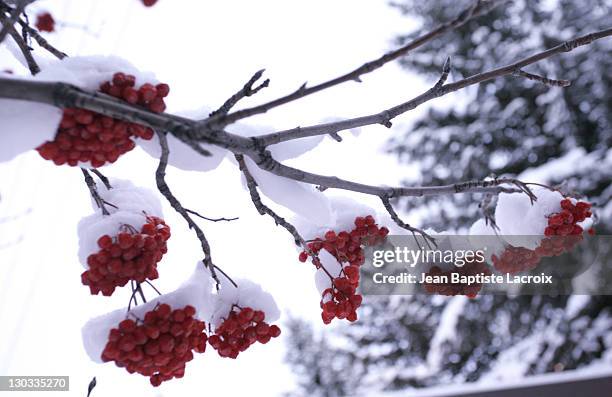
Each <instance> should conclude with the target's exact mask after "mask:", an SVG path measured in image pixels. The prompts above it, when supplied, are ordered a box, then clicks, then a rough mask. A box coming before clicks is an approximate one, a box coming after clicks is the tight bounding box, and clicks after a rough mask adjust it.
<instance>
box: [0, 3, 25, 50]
mask: <svg viewBox="0 0 612 397" xmlns="http://www.w3.org/2000/svg"><path fill="white" fill-rule="evenodd" d="M26 5H28V2H27V1H24V0H21V1H18V2H17V4H16V5H15V8H13V9H12V10H11V11H10V14H9V16H8V18H2V29H0V43H2V42H3V41H4V39H5V38H6V36H7V35H8V34H9V33H10V32H11V30H12V29H14V27H13V25H15V22H17V20H18V19H19V16H20V15H21V14H22V13H23V10H25V8H26Z"/></svg>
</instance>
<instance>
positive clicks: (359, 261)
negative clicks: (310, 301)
mask: <svg viewBox="0 0 612 397" xmlns="http://www.w3.org/2000/svg"><path fill="white" fill-rule="evenodd" d="M388 234H389V229H387V228H386V227H384V226H383V227H379V226H378V225H377V224H376V220H375V219H374V217H373V216H372V215H368V216H365V217H357V218H355V227H354V228H353V229H352V230H350V231H341V232H339V233H336V232H335V231H333V230H329V231H328V232H326V233H325V235H324V238H323V239H322V238H316V239H314V240H313V241H311V242H310V243H308V248H309V250H310V251H311V252H312V253H313V254H314V255H315V257H313V258H312V263H313V264H314V265H315V267H316V268H317V269H319V268H321V262H320V260H319V258H318V254H319V252H320V251H321V250H322V249H325V250H326V251H327V252H329V253H330V254H331V255H333V256H334V258H336V260H337V261H338V263H340V265H341V266H342V271H341V273H340V274H339V275H338V276H337V277H334V276H332V275H331V274H329V273H328V276H329V277H330V278H331V279H332V286H331V288H327V289H326V290H325V291H323V294H322V299H321V302H320V305H321V309H323V311H322V313H321V317H322V319H323V322H324V323H325V324H329V323H330V322H331V321H332V320H333V319H334V318H338V319H347V320H349V321H355V320H357V308H358V307H359V306H360V305H361V300H362V298H361V295H358V294H357V293H356V291H357V287H358V286H359V267H360V266H361V265H363V263H364V262H365V254H364V250H363V248H364V247H365V246H375V245H378V244H381V243H382V242H383V241H384V240H385V238H386V237H387V235H388ZM308 256H309V253H308V252H307V251H302V252H301V253H300V256H299V260H300V261H301V262H306V260H308ZM325 271H326V272H327V270H325Z"/></svg>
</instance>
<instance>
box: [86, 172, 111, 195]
mask: <svg viewBox="0 0 612 397" xmlns="http://www.w3.org/2000/svg"><path fill="white" fill-rule="evenodd" d="M91 172H93V173H94V174H95V175H96V176H97V177H98V178H99V179H100V181H102V183H103V184H104V186H105V187H106V189H107V190H110V189H112V188H113V187H112V186H111V184H110V181H109V180H108V178H107V177H106V176H105V175H104V174H103V173H102V172H101V171H100V170H98V169H97V168H92V169H91Z"/></svg>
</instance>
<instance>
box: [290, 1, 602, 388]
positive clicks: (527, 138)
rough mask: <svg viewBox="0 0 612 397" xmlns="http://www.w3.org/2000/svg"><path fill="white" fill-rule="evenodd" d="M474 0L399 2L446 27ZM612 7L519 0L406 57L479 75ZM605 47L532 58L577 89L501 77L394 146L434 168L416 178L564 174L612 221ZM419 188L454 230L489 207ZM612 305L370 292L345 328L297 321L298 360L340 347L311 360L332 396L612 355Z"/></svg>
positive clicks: (457, 73)
mask: <svg viewBox="0 0 612 397" xmlns="http://www.w3.org/2000/svg"><path fill="white" fill-rule="evenodd" d="M467 4H468V2H467V1H455V0H442V1H437V2H417V1H412V0H399V1H398V2H395V3H394V6H396V7H398V8H399V9H400V10H401V11H402V12H403V13H405V14H406V15H408V16H410V17H413V18H418V19H420V20H421V21H422V23H423V25H424V26H433V25H436V24H437V23H439V22H440V21H443V20H448V18H449V17H450V16H452V15H456V13H457V12H458V10H459V9H461V7H465V6H466V5H467ZM611 8H612V3H611V2H610V1H606V0H587V1H582V2H573V1H566V0H558V1H553V2H550V1H520V0H519V1H514V2H510V3H507V4H506V5H504V6H501V7H498V8H497V9H495V10H494V11H493V12H491V13H489V14H487V15H484V16H481V17H479V18H475V19H474V20H472V21H470V22H469V23H468V24H466V25H464V26H462V27H461V28H459V29H458V30H457V31H456V32H455V33H454V34H452V35H449V36H445V37H443V38H440V39H437V40H434V41H432V42H431V43H430V44H429V45H428V46H426V47H424V48H422V49H420V50H419V51H416V52H414V53H412V54H411V56H409V57H405V58H403V59H402V63H403V65H404V66H405V67H406V69H408V70H411V71H417V72H420V73H422V74H423V75H425V76H429V75H431V76H434V75H435V73H436V72H437V70H438V69H439V64H440V63H441V62H443V60H444V58H445V57H446V56H449V55H450V56H452V63H453V69H452V70H453V72H452V73H453V75H454V77H455V78H459V77H465V76H468V75H471V74H475V73H478V72H480V71H482V70H486V69H488V68H491V67H495V66H498V65H501V64H505V63H507V62H508V61H509V60H510V59H513V58H516V57H520V56H521V55H525V54H527V53H529V52H530V51H532V50H533V49H537V48H542V47H546V46H550V45H551V44H554V43H558V42H559V41H560V40H563V39H565V38H568V37H571V36H572V35H575V34H584V33H586V32H587V31H588V30H590V29H596V28H601V27H602V26H603V25H604V23H605V19H606V17H607V15H608V11H609V10H610V9H611ZM409 37H410V36H406V37H401V38H399V39H398V40H399V41H400V42H405V41H406V40H408V39H409ZM597 45H598V51H596V52H591V51H588V50H587V51H580V52H575V53H572V54H571V55H570V56H568V57H564V58H563V59H558V60H557V59H555V60H551V61H549V62H544V63H540V64H538V65H537V67H534V68H532V69H529V70H528V71H529V72H532V73H538V74H542V75H549V76H563V77H564V78H568V79H569V80H571V84H572V85H571V88H570V89H559V88H556V87H549V86H545V85H542V84H539V83H537V82H531V83H529V82H524V83H518V84H517V83H514V84H513V83H512V82H508V81H507V80H506V81H503V80H495V81H491V82H490V83H487V84H483V85H480V86H478V87H475V88H474V89H473V90H471V91H469V92H463V93H462V94H463V95H466V96H467V97H468V98H467V100H466V101H465V103H467V106H465V107H464V108H461V107H458V106H453V107H452V108H451V109H437V108H432V109H431V110H429V111H428V112H427V114H425V115H424V116H423V117H422V118H420V119H419V120H417V121H416V122H415V123H414V125H413V126H412V128H410V130H409V131H408V132H407V133H406V134H405V135H404V136H400V137H399V138H395V139H394V140H392V141H391V142H390V145H389V151H390V152H392V153H393V154H395V155H397V156H398V158H399V159H400V161H407V162H410V163H412V164H414V165H416V166H418V167H419V169H420V171H421V172H420V173H419V175H420V178H421V179H420V180H418V181H415V180H412V181H407V183H408V184H414V183H448V181H451V180H456V179H471V178H473V179H481V178H484V177H486V176H488V175H489V174H490V172H493V173H494V174H496V175H502V174H512V175H521V174H523V175H527V174H528V175H529V179H531V180H533V179H539V180H540V181H541V182H546V183H550V184H557V183H560V182H561V181H562V180H563V181H567V185H566V186H564V188H565V189H570V190H579V191H581V192H583V193H584V194H586V195H587V196H588V197H589V198H590V199H591V200H592V201H593V202H596V203H598V204H599V205H600V211H599V213H598V215H599V217H600V223H599V225H598V231H599V232H600V233H606V232H609V231H610V229H611V228H612V205H611V204H609V202H610V200H609V199H610V196H611V195H612V190H610V182H611V180H612V168H611V167H609V166H606V165H605V164H610V161H611V160H612V157H611V155H610V153H611V152H610V149H609V147H610V143H611V142H612V101H611V100H610V98H611V89H610V87H612V85H611V82H610V79H611V75H610V73H609V72H608V71H609V70H610V67H612V59H610V57H609V56H607V55H606V54H609V53H610V50H612V46H611V44H610V43H609V42H601V43H598V44H597ZM484 55H486V56H484ZM462 102H463V101H462ZM455 105H458V104H457V103H456V104H455ZM526 170H528V171H526ZM418 200H419V201H417V200H416V199H410V201H409V208H415V205H418V206H419V208H418V209H419V211H420V212H421V213H424V214H426V215H425V217H426V220H427V224H428V225H435V226H437V227H438V228H442V230H448V229H461V228H466V227H469V225H471V223H472V222H473V221H474V220H475V219H477V218H478V217H479V216H480V213H479V211H478V206H477V205H476V204H474V203H469V202H468V201H467V200H465V198H463V197H443V198H436V200H435V201H433V200H427V199H426V198H425V199H418ZM606 204H607V206H606ZM459 209H460V210H459ZM611 304H612V299H611V298H610V297H608V296H594V297H586V296H570V297H567V296H565V297H548V296H518V297H514V298H508V297H504V296H480V297H478V298H477V299H474V300H470V299H467V298H465V297H462V296H459V297H453V298H443V297H426V296H402V297H400V296H393V297H390V298H389V297H366V299H365V300H364V306H363V308H362V310H361V311H360V320H359V322H357V323H355V324H351V325H350V326H343V327H342V328H341V329H340V332H338V331H337V330H334V334H333V336H332V335H331V332H326V333H325V334H322V335H317V334H316V333H313V332H310V331H305V330H304V328H303V327H304V324H301V326H299V327H297V325H296V324H292V326H291V328H290V329H291V332H292V337H291V338H289V341H290V343H291V344H292V345H291V346H290V351H292V352H293V353H292V354H290V355H288V357H287V358H288V361H289V363H291V364H292V365H294V367H295V365H296V363H297V362H298V361H300V360H301V361H303V360H305V358H306V357H307V358H315V357H319V358H320V357H324V356H325V357H334V358H335V360H323V359H314V360H310V361H309V362H310V365H309V366H308V367H302V371H299V372H298V376H299V380H300V390H301V392H303V393H304V394H308V395H324V396H336V395H343V393H345V394H346V393H348V394H355V393H358V392H365V391H368V390H372V389H376V390H380V389H387V390H398V389H405V388H409V387H427V386H432V385H437V384H445V383H451V382H452V383H462V382H473V381H478V380H486V379H499V378H516V377H519V376H524V375H530V374H537V373H544V372H551V371H561V370H569V369H574V368H577V367H581V366H584V365H588V364H590V363H593V362H596V361H598V360H602V359H603V360H610V350H609V349H610V348H611V347H612V341H611V340H610V338H609V336H608V337H607V336H606V334H608V333H609V331H610V330H611V329H612V314H611V311H610V307H611ZM298 329H299V332H297V330H298ZM331 338H333V339H331ZM327 339H329V340H327ZM321 340H323V341H325V343H320V341H321ZM296 351H297V352H299V353H296ZM297 357H299V358H300V360H296V358H297ZM339 365H341V366H342V368H339ZM317 374H327V375H328V376H326V377H321V376H319V375H317ZM339 381H340V382H342V385H338V382H339Z"/></svg>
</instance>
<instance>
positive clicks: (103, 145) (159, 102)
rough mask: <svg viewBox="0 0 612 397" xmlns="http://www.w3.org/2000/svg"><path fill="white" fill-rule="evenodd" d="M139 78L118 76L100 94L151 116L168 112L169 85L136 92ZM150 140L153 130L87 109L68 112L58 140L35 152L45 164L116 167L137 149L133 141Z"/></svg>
mask: <svg viewBox="0 0 612 397" xmlns="http://www.w3.org/2000/svg"><path fill="white" fill-rule="evenodd" d="M135 84H136V76H134V75H132V74H125V73H122V72H117V73H115V74H114V75H113V78H112V80H111V81H106V82H103V83H102V84H101V85H100V87H99V90H100V92H103V93H105V94H108V95H111V96H114V97H115V98H119V99H122V100H124V101H126V102H127V103H129V104H132V105H140V106H142V107H144V108H146V109H148V110H150V111H152V112H155V113H162V112H163V111H164V110H165V109H166V104H165V103H164V97H166V96H167V95H168V93H169V91H170V88H169V87H168V85H167V84H163V83H160V84H157V85H155V86H154V85H153V84H150V83H145V84H143V85H141V86H140V88H138V89H136V88H135ZM135 138H140V139H144V140H150V139H151V138H153V130H152V129H151V128H148V127H145V126H143V125H140V124H135V123H129V122H125V121H121V120H117V119H113V118H111V117H106V116H104V115H101V114H98V113H95V112H90V111H88V110H85V109H75V108H66V109H64V113H63V117H62V120H61V122H60V125H59V129H58V131H57V134H56V136H55V138H54V139H53V140H51V141H47V142H45V143H43V144H42V145H41V146H39V147H38V148H37V149H36V150H38V152H39V153H40V155H41V156H42V157H43V158H44V159H45V160H51V161H53V162H54V163H55V164H56V165H63V164H68V165H70V166H73V167H74V166H78V165H82V164H90V165H91V166H92V167H94V168H97V167H101V166H103V165H105V164H107V163H114V162H115V161H117V159H118V158H119V156H121V155H123V154H125V153H127V152H129V151H131V150H132V149H134V147H135V146H136V144H135V143H134V141H133V139H135Z"/></svg>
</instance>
